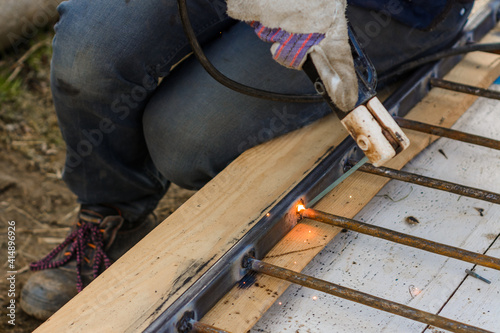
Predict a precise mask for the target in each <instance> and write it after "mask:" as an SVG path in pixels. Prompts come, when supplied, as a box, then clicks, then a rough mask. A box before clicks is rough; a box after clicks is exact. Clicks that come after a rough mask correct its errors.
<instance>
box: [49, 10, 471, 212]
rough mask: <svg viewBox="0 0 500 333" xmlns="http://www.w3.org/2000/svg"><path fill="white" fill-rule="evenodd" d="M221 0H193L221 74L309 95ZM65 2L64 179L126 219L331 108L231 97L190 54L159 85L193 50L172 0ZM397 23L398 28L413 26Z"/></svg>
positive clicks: (59, 34)
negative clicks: (173, 188) (174, 187)
mask: <svg viewBox="0 0 500 333" xmlns="http://www.w3.org/2000/svg"><path fill="white" fill-rule="evenodd" d="M221 3H223V2H221V1H213V0H189V1H188V5H190V7H191V8H190V12H191V19H192V22H193V24H194V27H195V29H196V31H198V32H199V33H201V34H200V39H201V40H202V42H205V43H204V44H205V48H206V52H207V54H208V56H209V58H210V59H211V60H212V61H213V62H214V63H215V65H216V66H217V67H218V68H219V69H220V70H221V71H222V72H223V73H225V74H226V75H228V76H229V77H231V78H233V79H235V80H237V81H239V82H243V83H246V84H249V85H253V86H255V87H258V88H261V89H269V90H274V91H280V92H288V93H311V92H312V91H313V89H312V85H311V83H310V82H309V80H308V79H307V78H306V76H305V75H304V74H303V73H302V72H300V71H294V70H289V69H286V68H283V67H281V66H279V65H278V64H276V63H275V62H274V61H273V60H272V59H271V56H270V53H269V45H268V44H265V43H264V42H261V41H260V40H258V39H257V37H256V36H254V34H253V32H252V31H251V29H250V28H248V27H247V26H246V25H244V24H243V23H237V24H236V25H234V22H233V21H231V20H228V19H225V18H224V16H223V12H224V10H223V9H222V8H221V7H220V4H221ZM352 8H354V7H352ZM59 10H60V13H61V20H60V22H59V23H58V25H57V26H56V37H55V40H54V57H53V62H52V64H53V67H52V89H53V95H54V102H55V105H56V111H57V114H58V118H59V121H60V126H61V129H62V132H63V137H64V139H65V141H66V143H67V146H68V154H67V160H66V166H65V172H64V180H65V181H66V183H67V184H68V186H69V187H70V188H71V190H72V191H73V192H74V193H75V194H76V195H77V196H78V198H79V201H80V202H81V203H86V204H112V205H114V206H117V207H119V208H121V209H122V211H123V212H124V215H125V217H126V218H127V219H129V220H134V219H136V218H140V217H141V216H143V215H144V214H147V213H149V212H150V211H151V210H152V209H154V207H155V206H156V204H157V202H158V200H159V199H160V198H161V197H162V196H163V194H164V193H165V191H166V189H167V187H168V181H173V182H176V183H177V184H179V185H181V186H184V187H188V188H199V187H201V186H202V185H203V184H205V183H206V182H207V181H208V180H210V179H211V178H212V177H213V176H215V175H216V174H217V173H218V172H220V171H221V170H222V169H223V168H224V167H225V166H226V165H227V164H228V163H229V162H230V161H232V160H233V159H234V158H236V157H237V156H238V155H239V154H240V153H241V152H243V151H244V150H246V149H248V148H250V147H252V146H255V145H257V144H259V143H261V142H264V141H267V140H269V139H271V138H273V137H276V136H278V135H281V134H284V133H286V132H289V131H291V130H294V129H296V128H298V127H301V126H304V125H305V124H308V123H310V122H312V121H314V120H316V119H318V118H320V117H322V116H324V115H325V114H327V113H329V109H328V108H327V107H326V106H325V105H323V104H322V103H319V104H309V105H308V104H290V103H288V104H286V103H275V102H269V101H262V100H258V99H255V98H251V97H247V96H243V95H241V94H238V93H235V92H233V91H231V90H229V89H227V88H225V87H223V86H221V85H220V84H218V83H216V82H215V81H214V80H213V79H211V78H210V77H209V76H208V74H206V73H205V72H204V70H203V69H202V68H201V66H200V65H199V64H198V63H197V61H196V60H195V59H193V58H190V59H188V60H187V61H185V62H183V63H182V64H181V65H180V66H179V67H178V68H176V69H174V70H173V72H172V73H170V74H169V75H168V76H167V77H166V78H165V79H164V81H163V82H162V84H161V85H160V87H158V88H157V87H156V83H157V78H158V77H159V76H165V75H166V74H168V72H169V69H170V68H171V66H172V65H173V64H175V63H176V62H177V61H178V60H180V59H181V58H182V57H183V56H184V55H186V54H187V52H189V47H188V46H187V41H186V40H185V37H184V34H183V33H182V27H181V25H180V21H179V18H178V14H177V7H176V1H175V0H164V1H154V0H145V1H116V0H107V1H105V0H94V1H84V0H70V1H68V2H64V3H63V4H62V5H61V6H60V7H59ZM360 15H361V14H360ZM355 20H356V19H355V17H354V16H353V17H351V22H352V23H353V24H354V25H356V21H355ZM361 22H363V21H361ZM363 23H364V22H363ZM462 23H463V22H461V21H460V22H457V21H454V22H451V21H450V22H447V23H446V24H445V25H443V26H441V27H440V28H439V27H438V29H436V31H433V32H430V33H426V36H428V39H426V41H425V44H426V46H427V47H428V48H430V47H432V46H433V44H432V43H433V42H431V41H432V40H433V36H436V35H435V34H437V33H440V34H442V33H443V31H450V32H449V33H445V34H446V36H447V39H446V38H443V39H442V40H439V41H437V42H436V44H435V45H438V43H440V44H441V45H442V43H443V42H445V41H449V40H450V39H452V38H453V37H455V35H456V33H457V31H458V30H459V28H456V27H459V26H460V27H461V25H462ZM396 24H397V23H396V22H391V23H390V25H389V26H387V27H384V29H394V28H395V25H396ZM233 25H234V26H233ZM229 26H232V27H231V28H229V30H228V31H225V32H224V33H223V34H222V35H221V37H220V38H218V39H215V40H213V41H211V39H212V38H213V37H215V36H216V35H219V32H220V31H221V30H223V29H224V28H227V27H229ZM401 27H404V26H402V25H400V24H399V25H398V26H397V27H396V28H397V29H401V35H402V36H404V33H406V32H407V31H408V30H411V29H409V28H406V30H404V29H403V28H401ZM450 28H454V29H455V28H456V29H455V30H456V31H455V30H453V31H451V30H450ZM385 42H386V43H387V44H385V45H384V46H382V47H383V49H385V50H391V46H392V45H393V44H395V43H398V42H399V41H398V40H388V41H385ZM371 47H381V46H380V45H379V43H378V42H377V43H370V45H368V53H369V54H373V55H374V56H375V57H377V56H378V53H377V52H374V51H372V50H375V49H372V50H371ZM423 49H424V48H423V47H422V50H423ZM375 51H376V50H375ZM386 57H387V56H386ZM389 57H390V55H389ZM374 60H375V61H374V62H375V64H377V59H374ZM167 180H168V181H167Z"/></svg>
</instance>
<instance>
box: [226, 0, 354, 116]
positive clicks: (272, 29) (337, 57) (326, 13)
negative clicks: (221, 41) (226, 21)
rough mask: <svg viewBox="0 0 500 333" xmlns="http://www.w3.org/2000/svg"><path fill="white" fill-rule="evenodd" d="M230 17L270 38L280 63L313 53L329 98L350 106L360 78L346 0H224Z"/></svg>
mask: <svg viewBox="0 0 500 333" xmlns="http://www.w3.org/2000/svg"><path fill="white" fill-rule="evenodd" d="M226 1H227V8H228V10H227V13H228V15H229V16H231V17H233V18H235V19H238V20H241V21H246V22H248V23H249V24H250V25H251V26H252V27H254V29H255V32H256V33H257V35H258V36H259V37H260V38H261V39H263V40H265V41H268V42H273V43H274V44H273V46H272V47H271V53H272V54H273V58H274V59H275V60H276V61H278V62H279V63H281V64H282V65H284V66H286V67H290V68H295V69H301V67H302V64H303V63H304V61H305V60H306V56H307V55H308V54H311V58H312V60H313V62H314V65H315V67H316V69H317V70H318V73H319V75H320V77H321V79H322V80H323V83H324V85H325V88H326V90H327V92H328V94H329V96H330V97H331V99H332V101H333V102H334V103H335V105H337V107H338V108H340V109H341V110H343V111H350V110H352V109H353V108H354V106H355V104H356V102H357V100H358V81H357V77H356V73H355V71H354V64H353V60H352V55H351V48H350V46H349V37H348V35H347V19H346V17H345V9H346V0H302V1H301V0H272V1H269V0H226Z"/></svg>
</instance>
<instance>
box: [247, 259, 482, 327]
mask: <svg viewBox="0 0 500 333" xmlns="http://www.w3.org/2000/svg"><path fill="white" fill-rule="evenodd" d="M247 265H248V268H249V269H250V270H252V271H255V272H258V273H262V274H266V275H270V276H273V277H275V278H278V279H282V280H286V281H289V282H292V283H295V284H298V285H301V286H304V287H307V288H311V289H314V290H318V291H322V292H325V293H327V294H330V295H334V296H337V297H340V298H344V299H347V300H349V301H353V302H357V303H361V304H363V305H366V306H370V307H372V308H375V309H378V310H382V311H386V312H390V313H392V314H395V315H398V316H402V317H405V318H409V319H413V320H416V321H419V322H422V323H424V324H429V325H432V326H436V327H439V328H443V329H445V330H448V331H452V332H459V333H462V332H463V333H466V332H468V333H470V332H483V333H485V332H490V331H487V330H483V329H481V328H478V327H475V326H470V325H467V324H464V323H461V322H458V321H455V320H452V319H448V318H445V317H441V316H438V315H435V314H433V313H430V312H425V311H422V310H418V309H415V308H411V307H409V306H406V305H404V304H400V303H396V302H393V301H389V300H386V299H383V298H380V297H377V296H373V295H370V294H367V293H363V292H360V291H357V290H354V289H350V288H346V287H343V286H340V285H338V284H334V283H331V282H328V281H325V280H320V279H317V278H314V277H311V276H308V275H305V274H301V273H297V272H294V271H291V270H288V269H285V268H282V267H278V266H275V265H272V264H268V263H265V262H263V261H260V260H256V259H253V258H249V259H248V264H247Z"/></svg>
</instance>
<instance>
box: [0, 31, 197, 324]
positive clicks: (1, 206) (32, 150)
mask: <svg viewBox="0 0 500 333" xmlns="http://www.w3.org/2000/svg"><path fill="white" fill-rule="evenodd" d="M52 37H53V36H52V32H50V31H48V32H45V33H42V34H41V35H39V36H38V38H37V39H35V40H34V41H33V42H32V43H31V45H30V46H27V47H26V48H25V49H23V50H20V51H19V52H17V53H14V52H12V51H10V53H5V54H0V227H1V230H2V231H1V232H2V234H1V235H0V251H1V252H2V256H5V257H4V258H5V259H4V260H2V262H1V265H2V274H3V275H4V278H2V280H1V283H0V304H1V311H0V313H1V318H2V320H1V321H0V332H5V331H7V330H9V331H12V332H30V331H33V330H34V329H35V328H36V327H37V326H39V325H40V324H41V323H42V322H41V321H39V320H36V319H34V318H31V317H29V316H27V315H26V314H24V313H23V311H22V310H21V309H20V308H19V295H20V291H21V288H22V287H23V284H24V283H25V281H26V280H27V279H28V278H29V276H30V275H31V274H32V273H31V272H30V271H29V268H28V265H29V263H30V262H32V261H35V260H38V259H40V258H41V257H42V256H44V255H45V254H47V253H48V252H49V251H50V250H51V249H52V248H54V247H55V246H56V245H58V244H59V243H60V242H61V241H62V240H64V238H65V235H66V234H67V232H68V231H69V227H70V225H72V224H73V223H74V222H75V217H76V213H77V211H78V205H77V204H76V197H75V196H74V195H73V194H72V193H71V192H70V191H69V190H68V189H67V188H66V186H65V184H64V182H63V181H62V180H61V173H62V167H63V164H64V156H65V153H64V152H65V145H64V142H63V140H62V137H61V135H60V132H59V128H58V125H57V119H56V115H55V112H54V108H53V103H52V98H51V94H50V84H49V67H50V57H51V47H50V42H51V40H52ZM193 193H194V192H193V191H188V190H184V189H181V188H179V187H176V186H172V187H171V188H170V190H169V192H168V194H167V195H166V196H165V198H164V199H163V200H162V201H161V202H160V205H159V207H158V208H157V210H156V214H157V215H158V217H159V219H160V220H163V219H164V218H166V217H167V216H168V215H170V214H171V213H172V212H173V211H174V210H175V209H176V208H177V207H179V206H180V205H181V204H182V203H183V202H184V201H186V200H187V199H188V198H189V197H190V196H191V195H192V194H193ZM9 221H15V233H16V234H15V237H16V239H15V247H16V258H15V269H14V270H16V271H17V274H16V275H15V276H16V281H15V300H16V303H15V304H16V318H15V324H16V325H15V326H12V325H10V324H9V323H8V320H9V318H8V317H7V311H8V309H7V306H8V305H9V302H10V299H11V297H10V296H9V284H8V280H7V277H8V276H9V274H7V272H8V271H11V270H12V269H11V268H9V265H10V264H11V263H9V262H8V261H7V256H8V245H9V244H8V241H9V239H8V223H9Z"/></svg>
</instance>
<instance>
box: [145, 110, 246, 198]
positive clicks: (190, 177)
mask: <svg viewBox="0 0 500 333" xmlns="http://www.w3.org/2000/svg"><path fill="white" fill-rule="evenodd" d="M183 111H185V110H183ZM182 113H183V112H177V113H174V112H168V110H158V109H155V108H153V109H149V108H146V112H145V114H144V117H143V126H144V136H145V138H146V143H147V146H148V150H149V153H150V154H151V158H152V160H153V162H154V164H155V166H156V168H157V169H158V170H159V171H160V172H161V173H162V175H163V176H164V177H165V178H166V179H168V180H169V181H171V182H173V183H175V184H177V185H179V186H181V187H184V188H187V189H200V188H201V187H203V186H204V185H205V184H206V183H207V182H209V181H210V180H211V179H212V178H213V177H215V176H216V175H217V174H218V173H219V172H220V171H222V169H224V168H225V167H226V165H227V164H228V163H229V162H231V161H232V160H233V159H234V158H236V157H237V155H238V153H237V151H236V149H232V148H233V147H232V143H231V142H225V143H224V142H221V139H220V136H219V135H218V133H217V132H214V131H213V130H211V129H210V127H209V126H207V127H205V126H203V123H199V124H200V126H198V125H197V123H198V122H190V121H189V120H186V118H185V117H184V116H183V115H182ZM169 115H170V116H169Z"/></svg>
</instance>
